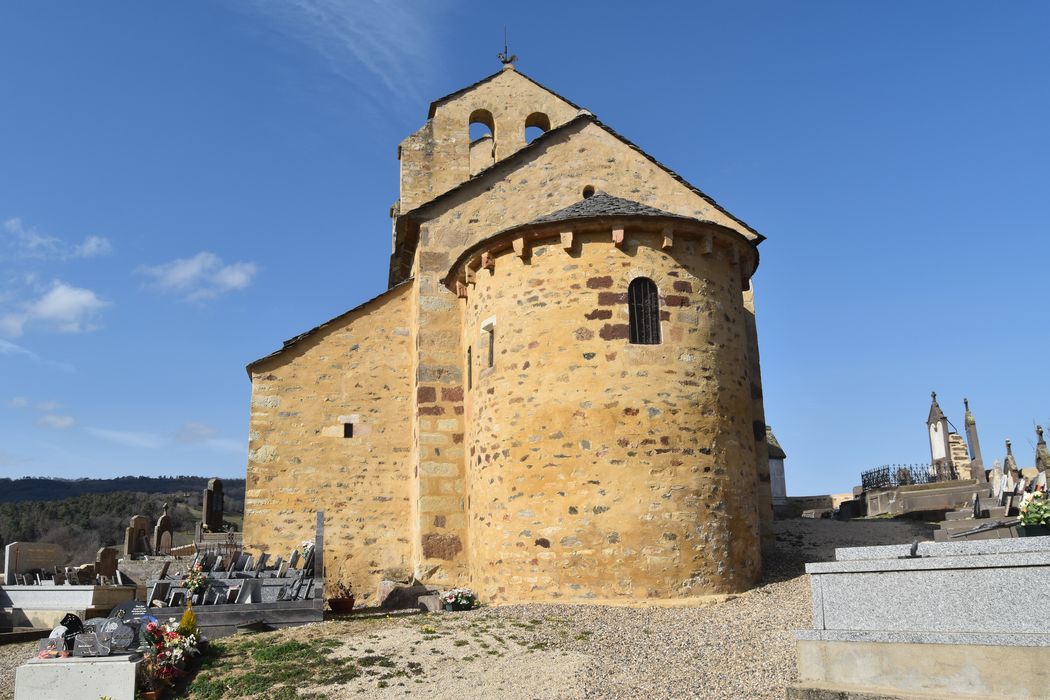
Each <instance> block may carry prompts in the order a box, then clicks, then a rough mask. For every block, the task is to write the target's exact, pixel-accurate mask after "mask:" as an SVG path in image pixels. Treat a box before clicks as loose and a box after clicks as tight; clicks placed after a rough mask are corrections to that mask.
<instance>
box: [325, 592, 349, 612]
mask: <svg viewBox="0 0 1050 700" xmlns="http://www.w3.org/2000/svg"><path fill="white" fill-rule="evenodd" d="M328 607H329V608H331V609H332V612H334V613H349V612H353V611H354V596H349V597H347V598H329V599H328Z"/></svg>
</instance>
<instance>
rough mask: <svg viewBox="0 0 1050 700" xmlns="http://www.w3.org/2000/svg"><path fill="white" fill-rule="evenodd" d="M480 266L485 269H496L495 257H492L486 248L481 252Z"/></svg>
mask: <svg viewBox="0 0 1050 700" xmlns="http://www.w3.org/2000/svg"><path fill="white" fill-rule="evenodd" d="M481 266H482V267H483V268H485V269H486V270H495V269H496V258H494V257H492V254H491V253H489V252H488V251H487V250H486V251H485V252H484V253H482V254H481Z"/></svg>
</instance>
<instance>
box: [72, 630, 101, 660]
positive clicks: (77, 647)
mask: <svg viewBox="0 0 1050 700" xmlns="http://www.w3.org/2000/svg"><path fill="white" fill-rule="evenodd" d="M108 655H109V645H107V644H106V643H105V641H104V640H102V639H101V638H100V637H99V635H98V633H97V632H81V633H80V634H78V635H77V636H76V637H75V638H74V639H73V656H108Z"/></svg>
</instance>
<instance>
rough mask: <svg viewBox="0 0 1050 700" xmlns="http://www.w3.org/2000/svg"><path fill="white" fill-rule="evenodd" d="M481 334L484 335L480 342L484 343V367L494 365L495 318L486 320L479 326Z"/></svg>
mask: <svg viewBox="0 0 1050 700" xmlns="http://www.w3.org/2000/svg"><path fill="white" fill-rule="evenodd" d="M481 332H482V333H484V334H485V335H484V337H482V342H484V343H485V366H486V367H490V368H491V367H494V366H495V365H496V317H495V316H493V317H492V318H490V319H488V320H487V321H485V322H484V323H482V324H481Z"/></svg>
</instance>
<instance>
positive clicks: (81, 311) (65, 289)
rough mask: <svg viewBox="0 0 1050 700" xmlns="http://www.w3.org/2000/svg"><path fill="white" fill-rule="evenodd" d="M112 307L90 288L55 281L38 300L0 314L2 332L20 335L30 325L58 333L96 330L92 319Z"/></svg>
mask: <svg viewBox="0 0 1050 700" xmlns="http://www.w3.org/2000/svg"><path fill="white" fill-rule="evenodd" d="M107 306H109V302H107V301H103V300H102V299H100V298H99V297H98V296H97V295H96V294H95V293H94V292H93V291H91V290H90V289H82V288H79V287H74V286H72V285H68V284H66V283H65V282H61V281H56V282H55V283H54V284H53V285H52V287H51V289H49V290H48V291H47V292H45V293H44V294H43V295H41V296H40V297H39V298H38V299H36V300H35V301H31V302H28V303H24V304H23V305H22V309H21V310H19V311H15V312H11V313H8V314H6V315H4V316H0V333H4V334H5V335H8V336H14V337H17V336H20V335H22V333H23V332H24V331H25V327H26V325H28V324H34V325H38V326H40V327H42V328H44V329H46V330H51V331H57V332H59V333H80V332H82V331H90V330H94V328H95V326H94V325H93V323H92V321H93V319H94V317H95V316H96V315H97V314H98V312H99V311H100V310H102V309H104V308H105V307H107Z"/></svg>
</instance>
